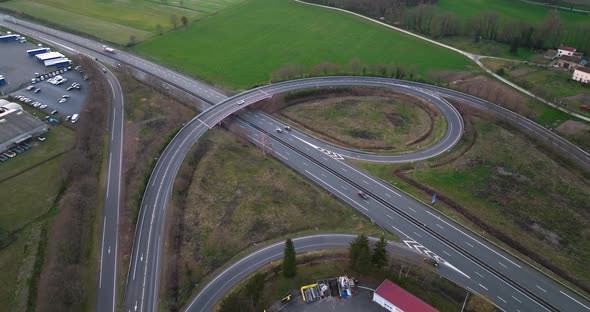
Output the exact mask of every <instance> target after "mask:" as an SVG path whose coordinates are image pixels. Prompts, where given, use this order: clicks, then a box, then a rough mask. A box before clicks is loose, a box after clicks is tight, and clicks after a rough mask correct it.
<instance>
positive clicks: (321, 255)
mask: <svg viewBox="0 0 590 312" xmlns="http://www.w3.org/2000/svg"><path fill="white" fill-rule="evenodd" d="M358 240H359V239H358V238H357V240H355V243H353V244H351V247H350V248H349V250H348V251H344V250H332V251H327V250H326V251H319V252H310V253H305V254H301V255H298V256H297V275H296V276H295V277H285V276H284V274H283V271H282V267H281V265H282V261H276V262H273V263H271V264H269V265H266V266H265V267H263V268H262V269H260V270H259V271H257V272H256V273H255V274H253V275H251V276H250V277H248V279H246V280H244V281H242V282H241V283H240V284H238V285H237V286H236V287H234V288H233V289H232V291H231V292H229V293H228V294H227V295H226V296H225V297H224V299H223V300H222V301H221V302H220V303H219V305H218V310H219V311H220V312H223V311H236V309H237V308H238V307H239V308H240V311H261V310H263V309H267V310H269V311H271V310H272V311H274V310H276V309H278V308H279V307H280V306H282V305H283V304H284V303H282V302H281V298H283V297H284V296H286V295H287V294H291V295H292V296H293V297H292V300H298V301H300V300H302V299H301V296H300V295H299V294H300V292H299V288H300V287H301V286H304V285H308V284H312V283H315V282H316V281H317V280H318V279H325V278H336V277H338V276H342V275H348V276H349V277H351V278H352V277H354V278H355V279H358V280H359V281H360V283H361V285H363V286H364V287H370V288H376V287H377V286H379V284H380V283H381V282H382V281H383V280H384V279H389V280H391V281H393V282H394V283H396V284H397V285H399V286H401V287H403V288H404V289H406V290H407V291H409V292H410V293H412V294H413V295H415V296H416V297H418V298H420V299H422V300H423V301H424V302H426V303H428V304H429V305H431V306H433V307H435V308H437V309H438V310H439V311H457V310H460V309H461V306H462V303H463V299H464V298H465V295H466V293H467V292H466V291H465V290H464V289H463V288H461V287H459V286H457V285H455V284H454V283H452V282H450V281H448V280H446V279H444V278H439V277H438V275H437V273H436V272H434V271H433V270H432V268H430V267H428V266H426V265H424V264H420V265H416V264H415V263H413V262H411V261H408V260H407V259H404V258H400V257H399V256H396V255H395V254H391V255H388V254H387V253H385V254H383V258H382V259H383V264H382V265H380V266H376V265H375V264H374V261H372V259H375V257H374V254H375V253H376V252H375V249H373V248H375V247H376V246H375V247H371V246H368V245H367V246H366V247H365V248H364V249H365V250H366V251H365V252H361V253H360V254H365V255H366V256H369V258H368V259H366V260H365V261H362V262H366V263H364V264H365V265H364V267H360V269H361V270H360V271H359V270H358V269H359V267H358V265H357V268H354V266H355V265H354V264H355V263H357V264H358V263H359V261H358V260H359V259H358V255H359V252H358V249H359V248H358V247H360V246H358V245H359V242H358ZM361 249H362V248H361ZM369 249H373V250H369ZM353 250H355V251H353ZM371 254H373V255H371ZM361 271H362V272H361ZM252 299H255V300H252ZM367 304H373V303H367ZM312 305H313V303H312ZM465 311H473V312H475V311H477V312H481V311H497V310H496V309H495V308H494V307H493V305H491V304H490V303H489V302H487V300H485V299H482V298H480V297H478V296H471V297H470V299H469V300H468V302H467V305H466V307H465Z"/></svg>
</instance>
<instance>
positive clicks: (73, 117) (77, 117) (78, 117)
mask: <svg viewBox="0 0 590 312" xmlns="http://www.w3.org/2000/svg"><path fill="white" fill-rule="evenodd" d="M78 119H80V116H78V114H74V115H72V123H76V122H78Z"/></svg>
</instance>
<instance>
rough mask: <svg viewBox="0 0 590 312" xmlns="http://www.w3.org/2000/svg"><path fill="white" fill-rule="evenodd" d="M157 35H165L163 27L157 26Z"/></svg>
mask: <svg viewBox="0 0 590 312" xmlns="http://www.w3.org/2000/svg"><path fill="white" fill-rule="evenodd" d="M156 33H157V34H158V35H161V34H163V33H164V27H162V25H160V24H156Z"/></svg>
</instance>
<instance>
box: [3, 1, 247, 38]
mask: <svg viewBox="0 0 590 312" xmlns="http://www.w3.org/2000/svg"><path fill="white" fill-rule="evenodd" d="M238 1H241V0H223V1H215V2H213V1H201V0H183V1H182V5H181V1H179V0H170V1H166V2H165V3H164V2H160V1H145V0H129V1H115V2H111V1H107V2H105V1H97V0H81V1H68V0H31V1H21V0H10V1H5V2H1V3H0V8H5V9H9V10H12V11H15V12H19V13H20V12H22V13H25V14H27V15H30V16H33V17H35V18H37V19H41V20H46V21H49V22H50V23H53V24H57V25H60V26H62V27H64V28H67V29H71V30H75V31H78V32H83V33H86V34H90V35H92V36H96V37H98V38H102V39H104V40H107V41H111V42H114V43H117V44H121V45H124V44H127V43H128V42H129V41H130V36H135V38H136V40H137V41H138V42H139V41H143V40H145V39H147V38H150V37H153V36H155V35H157V34H158V32H159V29H158V27H157V25H160V26H161V27H162V30H163V31H168V30H171V29H172V28H173V24H172V20H171V16H172V15H175V16H176V17H177V24H178V26H180V25H182V23H181V21H180V18H181V17H182V16H186V17H187V18H188V20H189V21H193V20H196V19H199V18H202V17H204V16H206V15H208V14H213V13H215V12H217V11H219V10H221V9H224V8H225V7H227V6H230V5H233V4H235V3H236V2H238Z"/></svg>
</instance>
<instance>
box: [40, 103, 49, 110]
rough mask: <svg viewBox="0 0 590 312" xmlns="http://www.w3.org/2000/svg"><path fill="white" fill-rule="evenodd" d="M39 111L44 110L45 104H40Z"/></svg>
mask: <svg viewBox="0 0 590 312" xmlns="http://www.w3.org/2000/svg"><path fill="white" fill-rule="evenodd" d="M39 108H40V109H46V108H47V104H41V106H39Z"/></svg>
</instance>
